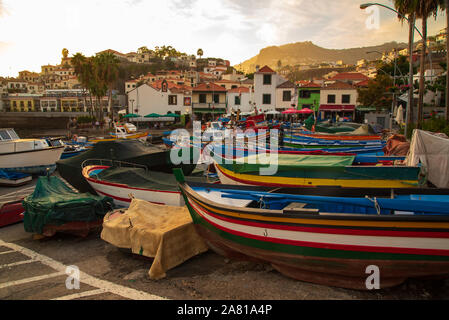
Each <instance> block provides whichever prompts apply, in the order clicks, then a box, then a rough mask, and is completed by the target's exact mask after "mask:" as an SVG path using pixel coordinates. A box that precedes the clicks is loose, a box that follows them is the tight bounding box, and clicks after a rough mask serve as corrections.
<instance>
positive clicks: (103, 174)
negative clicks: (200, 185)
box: [82, 159, 218, 207]
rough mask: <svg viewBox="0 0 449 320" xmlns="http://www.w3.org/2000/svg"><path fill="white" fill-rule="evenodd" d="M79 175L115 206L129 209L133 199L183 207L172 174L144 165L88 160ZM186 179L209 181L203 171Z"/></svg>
mask: <svg viewBox="0 0 449 320" xmlns="http://www.w3.org/2000/svg"><path fill="white" fill-rule="evenodd" d="M82 174H83V177H84V179H86V181H87V182H88V183H89V184H90V185H91V187H92V188H93V189H94V190H95V192H96V193H97V194H99V195H103V196H108V197H111V198H112V199H114V204H116V205H117V206H121V207H128V206H129V205H130V203H131V200H132V199H133V198H136V199H141V200H145V201H148V202H151V203H155V204H161V205H170V206H184V199H183V198H182V196H181V193H180V191H179V189H178V185H177V182H176V179H175V177H174V176H173V174H171V173H164V172H156V171H150V170H148V168H147V167H146V166H142V165H136V164H132V163H126V162H122V161H112V160H105V159H89V160H86V161H84V162H83V164H82ZM186 180H187V181H190V182H204V183H205V182H208V179H207V178H206V176H205V175H204V171H198V172H197V173H194V174H192V175H190V176H188V177H186ZM217 182H218V180H217Z"/></svg>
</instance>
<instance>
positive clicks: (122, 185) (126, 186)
mask: <svg viewBox="0 0 449 320" xmlns="http://www.w3.org/2000/svg"><path fill="white" fill-rule="evenodd" d="M105 168H109V167H104V166H95V167H93V168H92V169H90V170H89V171H88V173H89V172H90V171H92V170H96V169H105ZM85 178H86V179H87V180H89V181H90V182H92V183H98V184H103V185H106V186H113V187H119V188H126V189H132V190H142V191H153V192H163V193H180V192H179V191H168V190H153V189H144V188H134V187H130V186H128V185H126V184H120V183H113V182H106V181H101V180H96V179H92V178H91V177H89V176H87V177H85Z"/></svg>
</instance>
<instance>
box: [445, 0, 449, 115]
mask: <svg viewBox="0 0 449 320" xmlns="http://www.w3.org/2000/svg"><path fill="white" fill-rule="evenodd" d="M445 4H446V121H449V0H445Z"/></svg>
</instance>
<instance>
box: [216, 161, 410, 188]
mask: <svg viewBox="0 0 449 320" xmlns="http://www.w3.org/2000/svg"><path fill="white" fill-rule="evenodd" d="M217 166H218V167H219V169H220V170H221V171H223V173H225V174H226V175H228V176H230V177H234V178H236V179H239V180H246V181H248V182H251V181H254V182H257V183H260V184H277V185H286V186H298V185H302V186H341V187H356V188H414V187H416V184H417V183H418V180H384V179H378V180H368V179H317V178H292V177H276V176H259V175H248V174H241V173H235V172H233V171H230V170H227V169H225V168H223V167H222V166H220V165H219V164H217Z"/></svg>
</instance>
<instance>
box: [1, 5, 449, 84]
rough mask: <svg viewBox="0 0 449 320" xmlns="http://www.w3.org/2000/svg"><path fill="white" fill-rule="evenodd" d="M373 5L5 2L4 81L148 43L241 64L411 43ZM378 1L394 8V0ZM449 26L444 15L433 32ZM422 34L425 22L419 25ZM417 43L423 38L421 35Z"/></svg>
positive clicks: (402, 28) (403, 27)
mask: <svg viewBox="0 0 449 320" xmlns="http://www.w3.org/2000/svg"><path fill="white" fill-rule="evenodd" d="M365 2H367V0H361V1H360V0H338V1H335V0H314V1H310V0H76V1H74V0H39V1H35V0H0V76H12V77H16V76H17V75H18V72H19V71H22V70H29V71H35V72H40V71H41V68H40V66H41V65H46V64H58V63H60V59H61V51H62V49H63V48H67V49H68V50H69V56H72V55H73V54H75V53H76V52H81V53H83V54H84V55H86V56H90V55H94V54H95V53H96V52H99V51H102V50H105V49H114V50H117V51H120V52H122V53H128V52H132V51H136V50H137V49H138V48H139V47H141V46H147V47H148V48H149V49H152V48H154V47H155V46H162V45H171V46H172V47H174V48H176V49H177V50H178V51H181V52H185V53H188V54H196V52H197V49H198V48H202V49H203V51H204V56H203V57H216V58H223V59H227V60H230V62H231V65H237V64H239V63H241V62H243V61H245V60H247V59H249V58H251V57H253V56H255V55H257V54H258V53H259V51H260V50H261V49H263V48H265V47H267V46H272V45H283V44H287V43H295V42H300V41H312V42H313V43H315V44H316V45H319V46H321V47H324V48H329V49H343V48H355V47H364V46H370V45H379V44H383V43H385V42H390V41H397V42H405V43H406V42H408V25H407V23H404V24H402V23H401V22H400V21H399V20H398V18H397V15H396V14H395V13H394V12H392V11H390V10H388V9H385V8H381V7H379V6H375V7H370V8H369V9H367V10H361V9H360V4H361V3H365ZM378 3H381V4H385V5H387V6H393V4H392V1H391V0H379V1H378ZM445 26H446V16H445V13H444V12H441V11H440V12H439V13H438V16H437V18H436V19H434V18H433V17H432V18H430V19H429V20H428V34H429V35H435V34H437V33H438V32H439V30H440V29H442V28H444V27H445ZM417 28H418V29H421V21H420V20H418V21H417ZM415 39H418V40H419V39H420V36H419V35H418V33H415Z"/></svg>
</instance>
